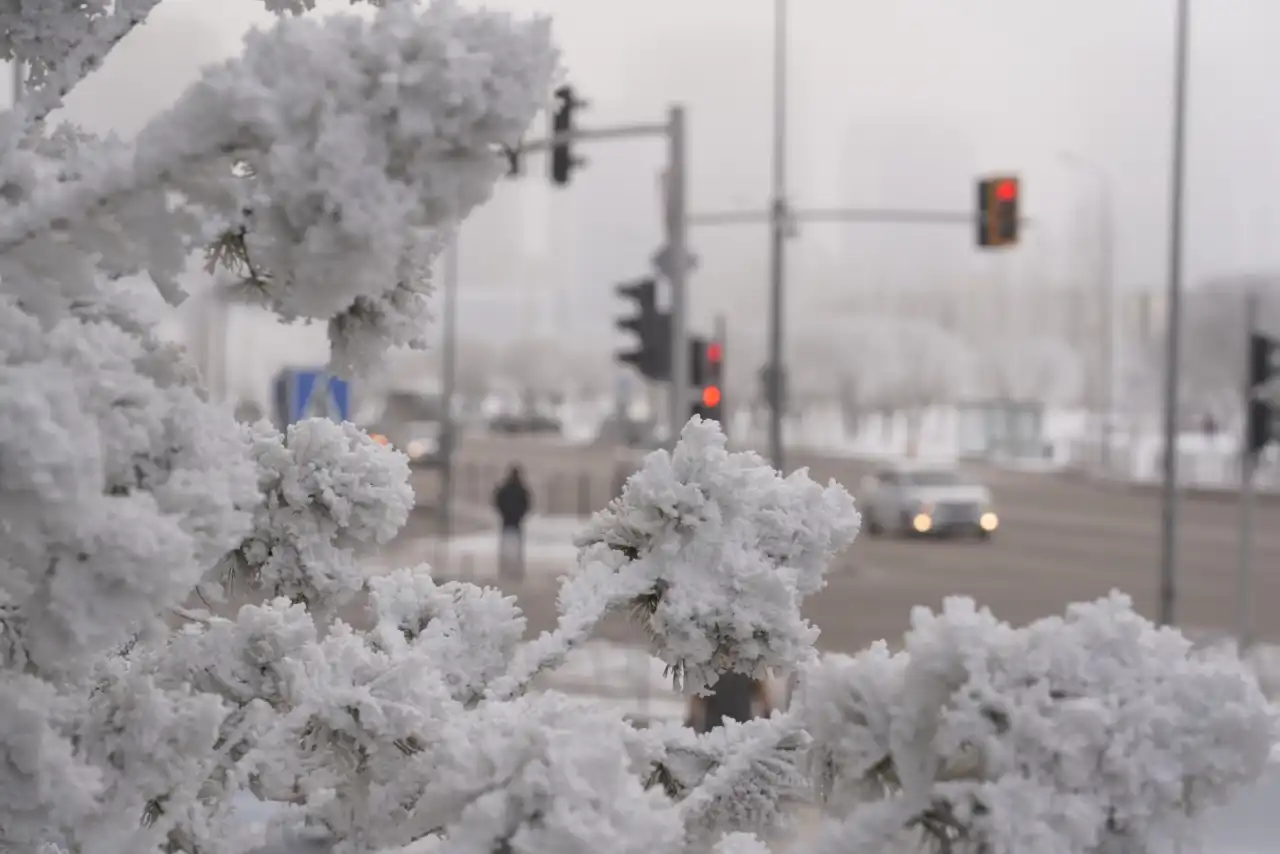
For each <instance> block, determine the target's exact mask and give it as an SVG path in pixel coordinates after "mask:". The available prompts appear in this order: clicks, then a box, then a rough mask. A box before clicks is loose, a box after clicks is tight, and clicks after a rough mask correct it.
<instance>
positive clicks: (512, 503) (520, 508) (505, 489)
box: [493, 465, 533, 578]
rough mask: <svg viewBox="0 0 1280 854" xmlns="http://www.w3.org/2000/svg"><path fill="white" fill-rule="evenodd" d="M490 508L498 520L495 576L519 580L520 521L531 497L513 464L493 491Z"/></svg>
mask: <svg viewBox="0 0 1280 854" xmlns="http://www.w3.org/2000/svg"><path fill="white" fill-rule="evenodd" d="M493 506H494V509H495V510H497V511H498V518H499V519H500V520H501V521H502V534H501V538H500V539H499V541H498V545H499V551H498V554H499V561H498V574H499V575H500V576H501V577H504V578H519V577H521V576H523V575H524V530H523V527H524V520H525V517H526V516H528V515H529V511H530V510H532V509H533V497H532V496H531V495H530V494H529V487H528V486H526V485H525V482H524V477H523V476H522V475H521V474H520V466H515V465H513V466H512V467H511V468H510V469H508V470H507V476H506V478H504V479H503V481H502V483H500V484H498V487H497V489H495V490H494V491H493Z"/></svg>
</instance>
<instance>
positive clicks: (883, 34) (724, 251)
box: [69, 0, 1280, 394]
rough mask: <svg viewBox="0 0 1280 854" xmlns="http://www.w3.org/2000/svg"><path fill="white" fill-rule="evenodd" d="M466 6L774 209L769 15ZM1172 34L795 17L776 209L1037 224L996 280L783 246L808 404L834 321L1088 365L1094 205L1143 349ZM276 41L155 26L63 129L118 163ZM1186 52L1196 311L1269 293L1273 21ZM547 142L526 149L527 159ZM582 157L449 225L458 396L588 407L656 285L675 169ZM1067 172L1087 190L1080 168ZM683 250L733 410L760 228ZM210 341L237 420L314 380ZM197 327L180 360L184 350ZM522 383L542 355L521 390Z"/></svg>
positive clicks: (236, 336) (814, 14) (807, 10)
mask: <svg viewBox="0 0 1280 854" xmlns="http://www.w3.org/2000/svg"><path fill="white" fill-rule="evenodd" d="M321 5H322V7H325V6H327V7H328V8H332V9H339V8H344V7H345V5H346V4H345V3H334V2H330V3H328V4H325V3H322V4H321ZM485 5H488V6H490V7H498V8H507V9H511V10H513V11H516V12H519V13H533V12H545V13H548V14H550V15H552V16H553V18H554V20H555V25H556V33H557V35H558V39H559V42H560V45H561V46H562V48H563V51H564V64H565V68H566V74H567V79H568V80H569V81H570V82H572V83H573V84H574V86H575V87H576V88H577V90H578V91H579V92H580V93H581V94H582V95H583V96H584V97H586V98H587V99H589V100H590V101H591V107H590V108H589V109H588V110H586V111H584V112H583V113H582V115H581V118H580V122H581V124H582V125H583V126H586V127H591V126H595V125H608V124H616V123H626V122H635V121H651V120H659V119H661V118H662V117H663V116H664V115H665V109H666V107H667V105H668V104H669V103H671V102H676V101H679V102H683V103H684V104H686V105H687V106H688V109H689V125H690V146H691V149H690V201H691V209H692V211H693V212H694V213H695V214H696V213H698V212H708V211H717V210H726V209H763V208H764V207H765V205H766V201H767V191H768V164H769V152H770V145H771V140H770V131H769V128H770V115H771V112H770V111H771V97H772V90H771V70H772V68H771V66H772V30H771V27H772V3H770V2H765V0H682V2H675V0H646V2H643V3H640V2H628V0H494V1H493V2H488V3H486V4H485ZM1174 5H1175V4H1174V3H1173V2H1170V0H1125V2H1122V3H1117V2H1115V0H1072V2H1050V0H1031V2H1028V0H965V2H956V1H955V0H896V2H894V3H869V2H860V0H792V2H791V4H790V8H789V14H790V56H789V64H790V71H789V77H790V80H789V88H790V95H789V97H790V101H789V114H790V115H789V118H790V129H789V158H788V159H789V165H788V168H789V173H790V175H789V183H790V197H791V200H792V202H793V205H794V206H795V207H798V208H802V207H836V206H845V207H847V206H861V207H877V208H928V209H939V210H954V211H968V210H970V209H971V207H972V204H973V196H974V180H975V178H976V177H977V176H978V175H980V174H982V173H985V172H991V171H1005V172H1016V173H1018V174H1019V175H1020V176H1021V178H1022V181H1023V201H1024V211H1025V214H1026V215H1027V216H1028V217H1030V218H1031V219H1032V220H1033V223H1032V225H1031V227H1029V228H1028V229H1027V230H1026V232H1025V234H1024V237H1023V242H1022V245H1021V246H1019V247H1018V248H1017V249H1014V250H1012V251H1008V252H1000V253H986V254H981V253H979V252H978V251H976V250H975V249H974V247H973V245H972V244H973V236H972V234H971V233H970V232H971V229H970V228H967V227H960V226H889V225H885V226H879V225H811V226H804V227H802V230H801V233H800V236H799V238H798V239H797V240H795V241H792V243H791V244H790V247H789V280H788V296H787V299H788V311H787V324H788V329H789V333H790V334H789V336H788V337H789V345H788V346H789V350H790V351H791V352H790V353H789V355H790V357H791V359H792V361H793V362H795V361H796V360H800V363H799V364H793V366H792V374H793V376H794V377H795V378H796V383H797V388H799V387H801V386H802V385H803V383H804V380H805V378H806V377H805V375H806V374H807V373H813V374H820V373H822V372H823V370H824V368H825V365H826V363H828V362H830V361H833V360H839V359H841V358H846V357H847V358H855V357H856V354H853V353H852V352H848V353H846V351H845V349H844V348H845V347H846V345H847V343H848V342H849V340H850V339H852V338H853V337H854V335H855V334H856V327H857V324H856V323H855V322H853V321H850V322H849V323H845V322H844V321H843V318H845V317H853V316H854V315H875V316H879V315H890V314H891V315H900V316H909V317H915V316H919V317H922V318H925V319H928V320H930V321H933V322H936V323H939V324H940V325H942V326H944V327H946V328H948V329H949V330H950V331H953V332H955V333H956V335H957V336H958V337H960V338H962V339H964V340H966V341H969V342H970V343H973V342H975V341H980V340H981V339H983V338H984V337H990V336H997V337H1001V336H1006V335H1010V334H1015V333H1016V334H1019V335H1032V336H1039V337H1044V338H1048V339H1052V340H1053V341H1055V342H1061V343H1062V344H1064V345H1065V346H1067V347H1069V348H1072V349H1073V350H1074V351H1075V352H1076V353H1077V354H1079V353H1081V352H1084V351H1087V350H1088V349H1089V347H1090V346H1091V343H1090V342H1092V341H1094V340H1096V337H1097V329H1096V316H1097V313H1098V310H1097V303H1096V299H1097V296H1096V294H1097V281H1096V277H1095V275H1094V271H1095V269H1096V266H1097V256H1096V252H1097V246H1098V233H1099V227H1098V217H1099V215H1100V213H1101V209H1102V199H1103V195H1102V194H1103V192H1104V188H1103V182H1104V181H1105V182H1106V184H1107V185H1108V186H1109V191H1110V193H1111V195H1112V196H1113V198H1114V218H1115V241H1116V250H1115V251H1116V282H1117V287H1118V288H1119V289H1121V291H1122V293H1123V294H1125V296H1122V297H1121V298H1120V299H1119V300H1118V304H1117V312H1118V313H1119V315H1120V318H1121V320H1120V323H1121V327H1122V328H1121V339H1122V349H1126V350H1131V349H1134V348H1135V347H1136V346H1137V345H1136V344H1135V343H1134V341H1135V339H1139V338H1144V337H1150V336H1151V335H1152V334H1154V333H1153V328H1154V326H1158V325H1159V324H1160V323H1162V322H1163V311H1164V309H1163V301H1162V299H1161V296H1160V291H1161V290H1162V289H1163V287H1164V280H1165V276H1166V268H1167V207H1168V199H1167V188H1168V185H1169V148H1170V146H1169V140H1170V135H1171V134H1170V131H1171V109H1170V107H1171V105H1170V96H1171V87H1172V79H1173V56H1172V53H1173V8H1174ZM269 20H270V18H269V16H268V15H266V13H264V12H262V11H261V3H260V2H258V0H171V2H166V3H164V4H162V6H161V7H160V9H159V11H158V12H157V14H155V15H153V16H152V19H151V22H150V23H149V24H148V25H147V26H145V27H143V28H142V29H141V30H140V31H138V32H136V33H134V34H133V35H131V36H130V37H129V39H128V40H127V42H126V43H125V44H124V45H122V47H121V48H120V49H119V50H117V51H115V52H114V53H113V54H112V55H111V58H110V60H109V61H108V63H107V65H106V67H105V68H104V69H102V70H101V71H99V72H98V73H97V74H95V75H94V76H93V77H91V78H90V79H89V81H87V83H86V84H85V85H84V86H82V87H80V88H79V89H78V90H77V92H76V95H75V97H74V98H72V99H71V102H70V105H69V112H70V115H71V116H72V117H73V118H74V119H75V120H77V121H79V122H82V123H84V124H85V125H87V126H89V127H90V128H91V129H94V130H98V131H106V130H114V131H116V132H118V133H120V134H123V135H126V136H127V135H131V134H133V133H134V132H136V130H137V129H138V128H139V127H140V126H141V124H142V123H143V122H144V121H145V120H146V119H147V117H148V116H150V115H151V114H152V113H153V112H154V111H155V110H157V109H161V108H163V107H165V106H167V105H168V104H169V103H170V102H171V101H172V99H173V98H174V97H175V96H176V95H177V94H178V93H179V92H180V91H181V89H182V88H183V87H184V86H185V85H187V84H188V83H189V82H190V81H191V80H192V79H194V77H195V75H196V73H197V71H198V69H199V67H200V66H201V65H203V64H206V63H209V62H213V61H216V60H218V59H219V58H222V57H225V56H227V55H230V54H232V53H234V52H235V51H236V50H237V49H238V44H239V39H240V37H241V36H242V34H243V33H244V31H245V30H246V29H247V28H248V27H250V26H252V25H254V24H261V23H266V22H268V21H269ZM1191 34H1192V36H1191V48H1192V50H1191V63H1190V67H1191V71H1190V75H1191V85H1190V101H1189V106H1190V109H1189V140H1188V142H1189V148H1188V185H1187V186H1188V212H1187V239H1186V268H1185V269H1186V275H1187V281H1188V282H1189V283H1192V284H1194V283H1196V282H1198V281H1200V280H1203V279H1206V278H1209V277H1214V276H1220V275H1234V274H1239V273H1259V272H1269V271H1272V270H1275V269H1280V259H1278V258H1277V253H1278V252H1280V248H1277V246H1276V245H1275V241H1274V240H1273V239H1272V232H1273V230H1274V228H1275V226H1276V222H1277V220H1276V212H1275V206H1274V204H1273V203H1272V199H1273V197H1274V195H1275V194H1274V189H1273V188H1274V185H1275V182H1276V178H1277V175H1278V171H1277V170H1278V166H1277V152H1276V142H1277V139H1278V134H1280V110H1277V109H1276V107H1277V106H1278V104H1277V91H1278V86H1277V81H1278V80H1280V53H1277V52H1276V51H1275V50H1273V46H1274V45H1275V44H1277V43H1278V42H1280V4H1277V3H1274V2H1270V0H1214V2H1212V3H1197V4H1195V7H1194V11H1193V14H1192V19H1191ZM544 132H545V128H544V127H543V121H541V120H540V121H539V122H538V123H536V124H535V126H534V127H533V128H532V129H531V131H530V134H531V136H541V135H542V134H543V133H544ZM582 150H583V153H585V154H586V156H587V157H588V158H589V161H590V162H589V164H588V165H587V166H586V168H584V169H581V170H578V171H577V172H575V174H574V177H573V181H572V183H571V185H570V186H569V187H568V188H566V189H562V190H557V189H555V188H553V187H551V186H550V184H549V182H548V181H547V180H546V164H545V160H543V159H542V158H541V157H540V156H530V157H528V158H526V164H525V175H524V177H523V179H522V180H519V181H507V182H504V183H503V184H502V185H501V186H499V188H498V190H497V192H496V194H495V197H494V198H493V200H492V201H491V202H490V203H489V204H488V205H487V206H486V207H484V208H483V209H481V210H480V211H479V212H478V213H477V214H476V215H475V216H474V217H473V218H472V219H471V220H469V221H468V223H467V224H466V226H465V228H464V237H463V242H462V251H461V271H462V272H461V294H460V330H459V334H460V336H461V339H462V341H463V343H462V354H463V355H462V362H463V365H462V368H461V369H462V371H463V372H464V373H465V372H466V371H467V370H468V365H470V367H471V368H472V369H473V370H475V371H480V372H484V371H486V370H490V369H491V368H492V366H494V365H506V366H515V368H512V370H516V369H524V370H527V371H534V372H537V371H543V372H550V373H551V374H552V375H553V376H556V375H560V374H561V373H562V372H563V370H564V369H565V366H566V365H570V366H573V367H574V369H575V370H576V371H577V372H579V373H581V374H583V376H582V381H583V382H584V383H587V384H589V385H598V386H601V387H603V388H606V389H607V388H608V387H609V386H610V384H611V382H612V379H611V378H612V377H613V374H614V368H613V366H612V363H611V354H612V351H613V350H614V349H615V348H616V347H617V345H618V343H619V333H616V332H615V330H614V326H613V322H614V316H615V314H616V313H617V311H618V305H617V299H616V297H615V295H614V292H613V286H614V284H615V283H617V282H619V281H622V280H625V279H629V278H635V277H638V276H640V275H644V274H646V273H647V272H648V271H649V264H648V259H649V257H650V255H651V253H652V252H653V251H654V249H656V248H657V246H658V244H659V243H660V218H659V210H658V192H657V177H658V172H659V169H660V166H661V163H662V158H663V156H664V152H663V146H662V145H661V144H660V143H658V142H656V141H639V142H612V143H599V144H591V145H585V146H582ZM1064 152H1067V153H1071V154H1073V155H1075V156H1076V158H1077V159H1078V160H1082V161H1084V163H1085V165H1084V166H1080V165H1075V166H1073V165H1071V164H1070V163H1069V162H1067V161H1066V160H1065V159H1064V157H1063V153H1064ZM1099 172H1101V173H1105V176H1107V177H1106V178H1100V176H1099V174H1098V173H1099ZM691 242H692V248H693V249H694V250H695V251H696V253H697V254H698V255H699V257H700V260H701V266H700V267H699V269H698V270H697V271H696V272H695V273H694V275H693V277H692V279H691V284H690V299H691V310H692V318H693V327H694V329H702V330H705V329H707V328H709V327H710V323H711V319H712V317H713V316H714V315H716V314H718V313H721V314H724V315H726V316H727V320H728V322H729V330H730V332H729V340H730V348H731V349H730V352H731V353H732V354H733V356H734V359H733V360H732V367H733V368H737V370H738V373H739V377H738V380H737V381H738V382H740V383H741V382H743V381H744V380H743V379H742V372H744V371H745V372H747V375H748V376H749V375H750V372H751V371H754V370H755V368H757V367H758V366H759V364H760V362H761V360H762V354H763V344H764V340H765V327H764V323H763V319H764V317H765V306H766V293H767V291H766V270H767V263H766V250H767V234H766V227H765V226H764V225H763V224H761V225H758V226H731V227H716V228H695V230H694V232H693V234H692V238H691ZM1144 294H1145V296H1144ZM228 322H229V323H230V324H231V326H232V328H233V332H232V339H233V340H234V341H235V344H234V345H233V346H232V347H231V348H230V349H231V351H232V352H231V353H230V354H229V358H228V365H227V377H226V382H227V384H228V386H229V390H230V391H231V392H232V393H244V394H248V393H253V391H252V389H250V388H249V386H253V385H255V384H257V383H259V382H260V381H261V380H260V378H259V377H258V374H259V373H260V371H255V370H254V369H253V366H255V365H262V364H266V363H279V362H282V361H290V360H292V361H298V362H302V363H306V362H308V361H313V362H314V361H319V360H321V359H323V356H324V348H323V332H322V330H320V329H293V330H289V331H288V332H286V333H284V334H280V333H275V332H273V333H272V334H271V335H270V336H266V335H263V334H261V333H262V332H263V331H264V330H263V329H262V328H260V327H261V324H264V323H266V322H267V321H265V320H262V319H260V318H257V317H256V316H253V315H251V314H249V313H248V312H247V311H244V310H241V309H236V310H234V311H233V312H232V316H231V318H230V320H229V321H228ZM199 326H200V323H199V322H195V323H194V324H193V323H188V324H187V326H186V331H185V332H180V333H179V332H176V333H175V334H185V335H186V336H187V337H188V338H190V337H191V336H192V335H196V334H198V332H199ZM178 328H179V327H175V329H178ZM1126 342H1127V343H1126ZM530 353H538V354H539V358H538V359H535V360H533V362H536V363H537V364H536V365H534V366H533V367H529V365H530V359H529V354H530ZM863 357H866V355H865V354H863ZM418 358H419V359H424V358H425V359H427V361H424V362H422V363H421V364H422V365H423V366H425V365H426V364H427V363H428V362H429V357H418ZM413 364H418V363H413ZM422 370H423V371H424V372H427V371H428V369H427V368H426V367H423V368H422ZM535 381H536V380H529V382H535ZM241 387H243V388H241Z"/></svg>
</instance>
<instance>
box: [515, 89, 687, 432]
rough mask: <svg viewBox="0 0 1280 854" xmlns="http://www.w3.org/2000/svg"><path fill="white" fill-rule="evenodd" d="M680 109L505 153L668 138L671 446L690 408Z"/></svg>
mask: <svg viewBox="0 0 1280 854" xmlns="http://www.w3.org/2000/svg"><path fill="white" fill-rule="evenodd" d="M685 121H686V120H685V109H684V107H683V106H681V105H679V104H676V105H673V106H672V107H671V108H670V110H669V112H668V114H667V120H666V121H665V122H662V123H649V124H644V123H641V124H631V125H616V126H614V127H604V128H573V129H571V130H569V131H566V132H562V133H561V132H557V133H556V134H554V135H553V136H552V137H550V138H548V139H541V140H533V141H531V142H522V143H521V144H520V145H519V147H518V149H517V150H516V151H515V152H511V153H509V154H508V156H509V157H510V156H512V154H514V155H515V157H516V158H518V157H519V155H521V154H524V153H525V152H528V151H548V150H550V149H551V148H552V147H553V146H555V145H557V144H565V143H570V142H587V141H602V140H609V139H640V138H644V137H662V138H664V139H666V141H667V159H668V164H667V178H666V193H665V195H666V212H665V213H666V215H665V221H666V230H667V250H668V251H667V252H666V253H665V254H666V257H667V258H668V259H670V262H669V263H668V264H667V265H666V269H663V270H661V271H660V272H662V273H663V275H664V276H665V277H666V279H667V281H668V282H670V283H671V401H670V409H671V412H670V429H671V436H670V441H671V442H672V443H673V444H674V443H675V441H676V440H677V439H678V438H679V436H680V431H681V430H682V429H683V428H684V425H685V422H686V420H687V419H686V418H685V417H684V416H686V415H687V414H688V408H689V343H688V341H689V338H688V334H687V328H688V318H687V312H686V308H687V297H686V291H687V287H686V282H687V280H688V275H689V266H690V265H689V258H690V254H689V251H688V242H689V240H688V237H689V216H688V201H687V195H686V192H687V187H688V158H687V151H686V149H687V141H686V133H685V131H686V127H685Z"/></svg>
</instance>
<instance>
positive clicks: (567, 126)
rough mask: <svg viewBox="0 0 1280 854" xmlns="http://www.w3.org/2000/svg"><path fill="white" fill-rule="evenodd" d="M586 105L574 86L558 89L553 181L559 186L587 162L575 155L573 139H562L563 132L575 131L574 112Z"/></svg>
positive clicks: (553, 120) (553, 126) (553, 119)
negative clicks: (575, 92)
mask: <svg viewBox="0 0 1280 854" xmlns="http://www.w3.org/2000/svg"><path fill="white" fill-rule="evenodd" d="M586 105H587V102H586V101H580V100H578V97H577V95H576V94H574V91H573V87H572V86H568V85H565V86H561V87H560V88H559V89H557V90H556V105H555V109H554V111H553V112H552V113H551V183H553V184H555V185H556V186H558V187H563V186H564V185H565V184H568V183H569V175H570V173H572V172H573V170H574V169H576V168H577V167H579V166H581V165H582V164H583V163H584V162H585V161H583V160H582V158H580V157H577V156H575V155H574V153H573V143H572V141H571V140H568V139H562V138H561V134H566V133H572V132H573V114H574V112H576V111H577V110H578V108H579V107H585V106H586Z"/></svg>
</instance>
